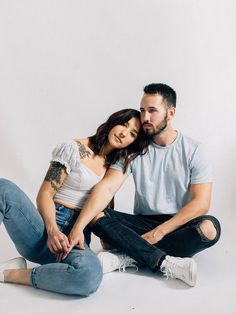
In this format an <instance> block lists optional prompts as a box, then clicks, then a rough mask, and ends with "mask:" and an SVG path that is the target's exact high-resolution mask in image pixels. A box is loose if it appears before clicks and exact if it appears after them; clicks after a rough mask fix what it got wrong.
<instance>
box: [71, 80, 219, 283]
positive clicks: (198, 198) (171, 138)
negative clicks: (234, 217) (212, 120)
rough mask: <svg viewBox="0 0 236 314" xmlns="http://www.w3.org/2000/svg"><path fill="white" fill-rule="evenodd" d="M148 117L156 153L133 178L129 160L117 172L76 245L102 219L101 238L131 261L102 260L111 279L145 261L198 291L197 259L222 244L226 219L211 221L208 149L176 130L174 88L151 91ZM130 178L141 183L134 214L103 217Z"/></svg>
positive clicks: (88, 210) (145, 106)
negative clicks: (126, 166)
mask: <svg viewBox="0 0 236 314" xmlns="http://www.w3.org/2000/svg"><path fill="white" fill-rule="evenodd" d="M140 111H141V122H142V125H143V129H144V131H145V133H146V135H147V137H148V138H150V145H149V148H148V152H147V153H146V154H144V155H140V156H138V157H137V158H136V159H135V160H134V161H133V162H132V163H131V164H130V166H129V169H128V171H126V173H123V166H122V161H120V162H118V163H116V164H115V165H113V166H111V167H110V169H109V170H108V171H107V174H106V176H105V177H104V179H103V180H102V181H101V182H100V183H99V184H98V185H96V187H95V188H94V190H93V193H92V195H91V198H90V200H89V201H88V202H87V203H86V205H85V207H84V209H83V211H82V212H81V214H80V218H79V221H78V223H77V224H76V225H75V227H74V235H75V236H74V243H78V244H79V245H80V246H81V247H82V245H83V244H82V242H83V236H82V230H83V229H84V228H85V226H86V225H87V224H88V223H89V222H90V221H91V220H92V219H93V218H94V217H95V216H96V218H95V219H94V220H93V223H94V226H93V231H94V233H95V234H96V235H98V236H99V237H100V238H101V239H103V240H104V241H105V242H107V243H108V244H109V245H110V246H111V247H113V248H115V249H118V250H119V251H121V252H122V253H125V254H127V255H124V254H119V253H114V252H113V253H112V252H102V253H100V254H99V258H100V261H101V263H102V266H103V272H104V273H106V272H109V271H113V270H115V269H119V268H122V267H126V266H132V265H134V264H135V263H136V262H137V263H138V265H140V266H145V267H148V268H150V269H151V270H153V271H156V270H160V271H161V272H162V273H163V274H164V275H165V276H167V278H177V279H181V280H182V281H184V282H185V283H187V284H188V285H190V286H194V285H195V284H196V277H197V265H196V262H195V261H194V260H193V259H192V256H193V255H194V254H196V253H197V252H200V251H202V250H204V249H206V248H208V247H210V246H212V245H214V244H215V243H216V242H217V241H218V239H219V237H220V224H219V222H218V220H217V219H216V218H215V217H213V216H209V215H205V214H206V213H207V211H208V210H209V207H210V199H211V190H212V177H211V167H210V165H209V162H208V160H207V157H206V154H205V152H204V148H203V147H202V145H201V144H200V143H198V142H197V141H195V140H192V139H190V138H188V137H186V136H184V135H182V134H181V133H180V132H179V131H176V130H174V129H173V127H172V125H171V123H172V120H173V118H174V116H175V111H176V93H175V91H174V90H173V89H172V88H171V87H169V86H168V85H165V84H150V85H147V86H146V87H145V88H144V95H143V97H142V100H141V105H140ZM120 140H121V141H122V138H121V139H120ZM130 173H132V175H133V178H134V182H135V202H134V215H131V214H126V213H121V212H117V211H114V210H112V209H110V208H106V209H105V210H104V211H103V212H102V210H103V208H105V207H106V204H108V203H109V201H110V200H111V199H112V197H113V195H114V194H115V193H116V192H117V190H118V189H119V187H120V186H121V185H122V184H123V182H124V181H125V179H126V178H127V176H128V175H129V174H130ZM76 233H77V235H76ZM72 237H73V235H72Z"/></svg>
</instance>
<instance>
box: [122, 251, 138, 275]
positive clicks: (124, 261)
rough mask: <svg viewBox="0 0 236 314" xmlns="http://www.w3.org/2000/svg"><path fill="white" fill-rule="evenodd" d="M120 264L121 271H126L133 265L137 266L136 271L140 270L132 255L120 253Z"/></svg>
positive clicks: (133, 266)
mask: <svg viewBox="0 0 236 314" xmlns="http://www.w3.org/2000/svg"><path fill="white" fill-rule="evenodd" d="M119 259H120V266H119V272H123V273H124V272H126V267H132V268H135V270H134V272H135V273H136V272H137V271H138V266H137V265H136V264H137V262H136V261H135V260H133V259H132V258H131V257H129V256H127V255H120V256H119Z"/></svg>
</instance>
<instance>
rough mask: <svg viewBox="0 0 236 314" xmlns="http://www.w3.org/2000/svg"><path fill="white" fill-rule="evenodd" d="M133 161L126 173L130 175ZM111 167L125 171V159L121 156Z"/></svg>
mask: <svg viewBox="0 0 236 314" xmlns="http://www.w3.org/2000/svg"><path fill="white" fill-rule="evenodd" d="M131 163H132V162H131ZM131 163H130V164H129V165H128V167H127V169H126V174H128V175H130V173H131V172H132V171H131ZM110 168H111V169H116V170H119V171H120V172H123V169H124V159H123V158H121V159H120V160H118V161H117V162H116V163H114V164H113V165H111V166H110Z"/></svg>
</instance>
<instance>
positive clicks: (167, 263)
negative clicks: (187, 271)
mask: <svg viewBox="0 0 236 314" xmlns="http://www.w3.org/2000/svg"><path fill="white" fill-rule="evenodd" d="M177 259H178V258H176V257H174V258H173V257H171V256H168V257H166V259H165V260H164V265H163V266H161V272H162V273H163V275H164V276H165V277H166V279H174V278H179V276H180V275H181V272H182V271H181V269H180V266H179V265H178V263H176V260H177ZM178 260H181V259H180V258H179V259H178Z"/></svg>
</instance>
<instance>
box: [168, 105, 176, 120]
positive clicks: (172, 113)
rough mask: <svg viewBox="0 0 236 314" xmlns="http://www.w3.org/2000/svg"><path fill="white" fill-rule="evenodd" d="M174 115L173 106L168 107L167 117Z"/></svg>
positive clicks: (170, 117)
mask: <svg viewBox="0 0 236 314" xmlns="http://www.w3.org/2000/svg"><path fill="white" fill-rule="evenodd" d="M174 116H175V107H170V108H168V119H169V120H172V119H173V118H174Z"/></svg>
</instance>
